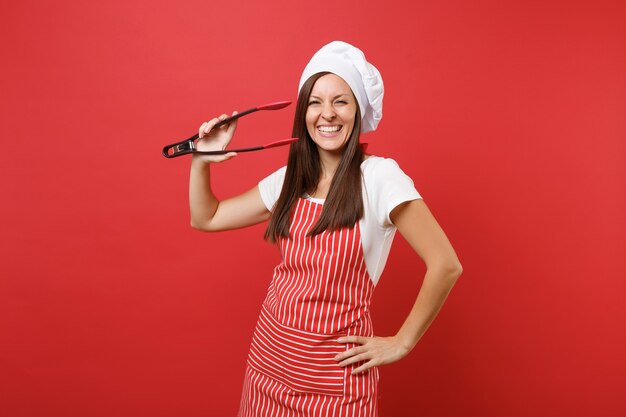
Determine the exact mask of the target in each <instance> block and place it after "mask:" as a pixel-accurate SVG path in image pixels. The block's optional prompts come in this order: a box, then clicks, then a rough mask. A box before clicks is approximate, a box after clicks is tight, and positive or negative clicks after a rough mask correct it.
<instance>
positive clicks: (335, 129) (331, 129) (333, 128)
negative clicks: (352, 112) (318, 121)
mask: <svg viewBox="0 0 626 417" xmlns="http://www.w3.org/2000/svg"><path fill="white" fill-rule="evenodd" d="M317 129H318V130H319V131H320V132H324V133H332V132H338V131H339V130H341V126H318V128H317Z"/></svg>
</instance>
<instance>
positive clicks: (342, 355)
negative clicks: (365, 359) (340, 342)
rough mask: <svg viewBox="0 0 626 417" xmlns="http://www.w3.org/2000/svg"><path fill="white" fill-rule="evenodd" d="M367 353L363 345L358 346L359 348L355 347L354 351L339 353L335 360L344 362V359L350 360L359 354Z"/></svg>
mask: <svg viewBox="0 0 626 417" xmlns="http://www.w3.org/2000/svg"><path fill="white" fill-rule="evenodd" d="M366 351H367V350H366V348H365V347H364V346H363V345H361V346H357V347H354V348H352V349H349V350H346V351H345V352H341V353H338V354H337V355H336V356H335V359H336V360H338V361H340V360H342V359H344V358H349V357H350V356H354V355H358V354H359V353H364V352H366Z"/></svg>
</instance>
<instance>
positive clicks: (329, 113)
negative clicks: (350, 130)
mask: <svg viewBox="0 0 626 417" xmlns="http://www.w3.org/2000/svg"><path fill="white" fill-rule="evenodd" d="M335 115H336V114H335V109H334V108H333V105H332V103H326V104H324V107H323V108H322V117H323V118H324V119H326V120H331V119H332V118H334V117H335Z"/></svg>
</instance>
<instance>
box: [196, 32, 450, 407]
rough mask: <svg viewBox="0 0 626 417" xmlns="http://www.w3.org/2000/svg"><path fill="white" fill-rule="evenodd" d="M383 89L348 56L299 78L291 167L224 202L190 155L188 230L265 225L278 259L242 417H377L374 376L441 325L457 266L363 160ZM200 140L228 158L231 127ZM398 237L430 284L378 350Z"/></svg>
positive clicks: (406, 188) (368, 159)
mask: <svg viewBox="0 0 626 417" xmlns="http://www.w3.org/2000/svg"><path fill="white" fill-rule="evenodd" d="M382 96H383V84H382V79H381V77H380V74H379V72H378V71H377V70H376V68H375V67H374V66H372V65H371V64H370V63H368V62H367V61H366V59H365V56H364V55H363V53H362V52H361V51H360V50H358V49H357V48H355V47H353V46H351V45H349V44H346V43H344V42H337V41H335V42H332V43H330V44H328V45H326V46H324V47H323V48H322V49H321V50H320V51H318V52H317V53H316V54H315V55H314V56H313V58H312V59H311V61H310V62H309V64H308V65H307V67H306V68H305V70H304V73H303V74H302V77H301V81H300V90H299V96H298V102H297V106H296V114H295V121H294V128H293V136H294V137H298V138H299V140H298V141H297V142H295V143H293V144H292V145H291V149H290V151H289V159H288V163H287V166H286V167H283V168H281V169H279V170H278V171H276V172H274V173H273V174H271V175H270V176H268V177H267V178H265V179H263V180H262V181H261V182H260V183H259V184H258V185H257V186H256V187H254V188H252V189H251V190H249V191H248V192H246V193H243V194H241V195H238V196H236V197H233V198H229V199H226V200H223V201H218V200H217V199H216V197H215V196H214V195H213V193H212V192H211V185H210V168H209V167H210V165H211V163H217V162H222V161H225V160H227V159H230V158H232V157H234V156H235V154H234V153H229V154H226V155H222V156H202V155H194V157H193V160H192V165H191V174H190V186H189V187H190V188H189V202H190V210H191V224H192V226H193V227H195V228H197V229H199V230H203V231H220V230H228V229H235V228H240V227H246V226H250V225H253V224H257V223H259V222H263V221H266V220H269V225H268V228H267V231H266V234H265V237H266V239H267V240H269V241H271V242H274V243H276V244H277V245H278V246H279V248H280V250H281V253H282V260H281V263H280V264H279V265H278V266H277V267H276V268H275V270H274V276H273V279H272V281H271V283H270V286H269V289H268V293H267V297H266V299H265V301H264V302H263V305H262V308H261V313H260V316H259V319H258V322H257V326H256V329H255V332H254V336H253V339H252V343H251V347H250V352H249V355H248V361H247V366H246V373H245V380H244V387H243V393H242V398H241V407H240V410H239V415H240V416H256V415H290V416H303V415H307V416H308V415H322V414H323V415H325V416H326V415H332V416H335V415H341V416H343V415H346V416H347V415H350V416H375V415H377V395H378V393H377V385H378V368H377V366H379V365H384V364H388V363H392V362H395V361H398V360H399V359H401V358H403V357H404V356H406V355H407V354H408V353H409V352H410V351H411V350H412V349H413V347H414V346H415V345H416V343H417V342H418V340H419V339H420V338H421V337H422V335H423V334H424V332H425V331H426V329H427V328H428V326H429V325H430V323H431V322H432V321H433V319H434V318H435V316H436V315H437V313H438V312H439V310H440V308H441V306H442V305H443V302H444V300H445V299H446V297H447V295H448V293H449V291H450V290H451V288H452V286H453V285H454V283H455V282H456V280H457V278H458V277H459V276H460V275H461V271H462V268H461V265H460V262H459V260H458V259H457V256H456V254H455V252H454V250H453V248H452V246H451V244H450V242H449V241H448V239H447V238H446V236H445V234H444V232H443V231H442V229H441V228H440V227H439V225H438V224H437V222H436V220H435V219H434V217H433V216H432V214H431V213H430V211H429V210H428V208H427V206H426V204H425V203H424V201H423V199H422V198H421V196H420V195H419V193H418V192H417V190H416V189H415V188H414V186H413V182H412V181H411V179H410V178H409V177H407V176H406V175H405V174H404V173H403V172H402V171H401V170H400V168H399V167H398V165H397V164H396V163H395V162H394V161H393V160H391V159H385V158H380V157H377V156H372V155H367V154H365V153H364V150H363V147H362V146H361V145H360V144H359V136H360V134H361V133H365V132H368V131H372V130H375V129H376V127H377V125H378V122H379V121H380V118H381V116H382ZM226 117H227V116H226V115H225V114H223V115H222V116H220V117H219V118H215V119H213V120H211V121H209V122H206V123H203V124H202V126H200V132H199V133H200V140H199V142H198V149H200V150H215V149H224V148H225V147H226V145H228V143H229V142H230V140H231V138H232V136H233V134H234V132H235V129H236V122H232V123H230V125H227V126H222V127H221V128H219V129H216V130H213V126H214V125H215V124H216V123H217V122H218V121H219V120H223V119H224V118H226ZM396 229H397V230H399V231H400V233H401V234H402V236H403V237H404V238H405V239H406V240H407V241H408V243H409V244H410V245H411V247H412V248H413V249H414V250H415V252H416V253H417V254H418V255H419V256H420V257H421V258H422V259H423V260H424V262H425V263H426V266H427V272H426V275H425V277H424V282H423V284H422V287H421V289H420V291H419V294H418V296H417V299H416V302H415V305H414V306H413V308H412V310H411V312H410V314H409V316H408V317H407V319H406V320H405V322H404V324H403V325H402V327H401V328H400V330H399V331H398V332H397V333H396V334H395V335H393V336H389V337H378V336H374V332H373V329H372V323H371V319H370V315H369V305H370V301H371V296H372V293H373V290H374V287H375V285H376V283H377V280H378V278H379V277H380V274H381V273H382V270H383V268H384V265H385V262H386V259H387V255H388V253H389V248H390V246H391V242H392V239H393V236H394V233H395V230H396Z"/></svg>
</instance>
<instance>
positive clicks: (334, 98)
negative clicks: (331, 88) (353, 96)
mask: <svg viewBox="0 0 626 417" xmlns="http://www.w3.org/2000/svg"><path fill="white" fill-rule="evenodd" d="M341 96H348V94H347V93H342V94H339V95H337V96H335V97H333V100H336V99H338V98H339V97H341ZM348 97H350V96H348ZM309 98H319V99H321V97H318V96H314V95H311V96H309Z"/></svg>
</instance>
